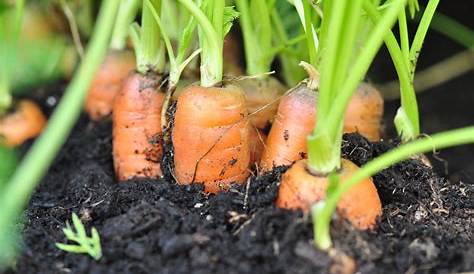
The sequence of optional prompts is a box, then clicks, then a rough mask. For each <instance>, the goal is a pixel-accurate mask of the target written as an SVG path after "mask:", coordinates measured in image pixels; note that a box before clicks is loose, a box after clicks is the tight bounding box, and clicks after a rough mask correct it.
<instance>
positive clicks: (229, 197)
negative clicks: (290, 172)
mask: <svg viewBox="0 0 474 274" xmlns="http://www.w3.org/2000/svg"><path fill="white" fill-rule="evenodd" d="M110 136H111V122H101V123H98V124H96V123H92V122H90V121H89V120H88V119H87V118H84V117H82V118H81V119H80V121H79V123H78V125H77V126H76V128H75V129H74V132H73V133H72V135H71V136H70V138H69V140H68V142H67V144H66V145H65V147H64V149H63V150H62V151H61V152H60V154H59V156H58V157H57V159H56V161H55V164H54V165H53V166H52V167H51V169H50V170H49V172H48V175H47V176H46V178H45V179H44V180H43V182H42V184H41V185H40V187H39V189H38V190H37V191H36V192H35V193H34V195H33V197H32V200H31V202H30V204H29V207H28V209H27V210H26V212H25V229H24V232H23V235H24V243H23V245H22V247H23V252H22V255H21V257H20V258H19V259H18V261H17V263H16V264H15V267H14V268H12V269H10V270H9V271H8V273H174V274H177V273H328V272H329V273H347V272H346V271H351V270H352V271H353V270H354V267H357V269H358V271H360V272H362V273H381V271H382V270H383V273H401V272H409V273H415V272H419V273H424V272H426V273H431V272H434V273H446V272H448V271H449V272H455V271H465V270H472V269H474V245H473V235H472V232H473V229H472V228H473V210H474V203H473V185H472V184H467V183H465V182H462V181H452V182H449V181H447V180H446V179H443V178H441V177H439V176H437V175H436V174H435V173H433V171H432V170H431V169H430V168H428V167H426V166H424V165H423V164H421V163H420V162H419V161H417V160H410V161H405V162H403V163H401V164H398V165H395V166H393V167H391V168H388V169H386V170H384V171H383V172H381V173H380V174H378V175H376V176H375V177H374V182H375V184H376V186H377V189H378V191H379V195H380V197H381V200H382V203H383V217H382V218H381V219H380V221H379V225H378V228H377V229H376V230H375V231H369V232H360V231H355V230H353V229H352V228H351V226H350V225H349V224H347V223H346V222H344V221H342V220H340V219H338V218H337V216H336V218H335V220H334V221H333V225H332V230H331V234H332V237H333V240H334V249H333V250H332V251H331V252H329V253H324V252H322V251H318V250H316V249H315V248H314V246H313V243H312V237H313V233H312V224H311V220H310V218H309V216H304V215H303V214H302V213H300V212H290V211H286V210H282V209H278V208H276V207H275V206H274V205H273V202H274V200H275V198H276V195H277V187H278V181H279V178H280V175H281V173H282V172H283V171H284V168H280V169H277V170H275V171H274V172H273V173H271V174H266V175H264V176H260V177H252V178H251V180H250V181H249V182H248V183H247V184H246V185H243V186H239V187H235V188H232V189H231V190H230V191H229V192H228V193H223V194H219V195H211V196H207V195H205V194H204V193H203V192H202V190H203V188H202V187H201V186H200V185H191V186H178V185H176V184H174V183H173V182H170V181H166V180H132V181H129V182H125V183H120V184H117V183H116V182H115V180H114V177H113V168H112V158H111V137H110ZM393 145H394V144H391V143H374V144H372V143H370V142H368V141H367V140H366V139H364V138H363V137H361V136H360V135H358V134H349V135H345V137H344V143H343V152H344V155H345V157H347V158H349V159H351V160H352V161H354V162H355V163H356V164H358V165H361V164H364V163H366V162H367V161H368V160H370V159H372V158H373V157H376V156H377V155H379V154H381V153H383V152H385V151H387V150H388V149H390V148H391V147H392V146H393ZM72 212H76V213H78V215H79V216H80V218H81V219H82V220H83V222H84V223H86V224H87V227H88V228H90V227H92V226H94V227H96V228H97V229H98V231H99V233H100V235H101V238H102V248H103V258H102V259H101V260H100V261H94V260H93V259H91V258H90V257H88V256H86V255H77V254H71V253H66V252H64V251H61V250H59V249H57V248H56V247H55V246H54V243H55V242H64V241H65V238H64V235H63V234H62V232H61V228H62V227H63V226H64V224H65V222H66V221H67V220H69V219H70V217H71V213H72Z"/></svg>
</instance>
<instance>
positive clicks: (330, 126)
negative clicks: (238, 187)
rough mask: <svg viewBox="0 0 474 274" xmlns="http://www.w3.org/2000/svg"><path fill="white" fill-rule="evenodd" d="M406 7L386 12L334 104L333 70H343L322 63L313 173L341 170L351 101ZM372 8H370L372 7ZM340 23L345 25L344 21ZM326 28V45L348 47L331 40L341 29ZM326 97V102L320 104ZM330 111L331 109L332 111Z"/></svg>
mask: <svg viewBox="0 0 474 274" xmlns="http://www.w3.org/2000/svg"><path fill="white" fill-rule="evenodd" d="M366 4H367V1H364V5H366ZM405 4H406V0H400V1H395V2H393V4H392V5H391V6H390V7H389V8H388V10H387V11H386V12H385V14H384V16H383V17H382V18H381V19H380V20H379V21H378V22H377V25H376V26H374V28H373V30H372V33H371V34H370V35H369V37H368V39H367V41H366V43H365V47H364V48H363V49H362V50H361V52H360V54H359V55H358V56H357V59H356V60H355V62H354V66H353V67H352V69H351V71H350V73H348V75H347V78H345V79H344V83H341V88H340V90H337V97H335V99H333V100H331V89H332V88H333V87H334V86H335V85H334V83H333V79H334V78H333V77H334V70H335V69H341V68H338V67H336V66H334V64H332V63H331V62H334V60H333V61H331V62H329V61H328V60H323V63H322V67H321V71H320V72H321V85H320V98H319V103H318V117H322V118H321V119H318V123H317V125H316V127H315V130H314V131H313V134H312V135H311V136H310V137H309V138H308V166H309V168H310V169H311V170H312V171H315V172H318V173H330V172H332V171H334V170H336V169H337V168H338V167H339V166H340V153H341V152H340V146H339V145H340V142H341V138H342V128H343V127H342V123H343V118H344V113H345V110H346V108H347V105H348V103H349V100H350V98H351V96H352V94H353V92H354V91H355V90H356V88H357V85H358V84H359V82H360V81H361V80H362V78H363V76H364V75H365V74H366V72H367V70H368V68H369V66H370V64H371V62H372V60H373V59H374V58H375V55H376V54H377V52H378V50H379V48H380V46H381V44H382V41H383V38H384V37H385V35H386V33H388V31H389V30H390V28H391V26H392V25H393V24H394V22H395V20H396V18H397V16H398V14H399V13H400V11H401V10H402V9H403V8H404V7H405ZM333 5H335V8H336V9H337V8H341V6H338V5H336V2H334V3H333ZM369 5H371V4H370V3H369ZM324 14H327V15H329V16H330V14H331V13H330V12H325V13H324ZM327 15H326V16H327ZM339 20H341V21H342V19H339ZM323 21H324V20H323ZM340 23H341V22H338V24H336V26H337V25H339V24H340ZM323 25H324V22H323ZM346 27H347V26H346ZM324 28H327V29H328V31H327V35H328V36H329V37H328V39H327V41H326V42H327V43H328V44H327V45H340V44H339V43H345V42H344V41H342V40H340V41H339V40H338V39H336V38H334V37H333V38H331V36H339V34H337V33H335V32H334V31H336V29H338V28H336V27H335V26H331V25H330V26H327V27H323V29H324ZM339 31H340V29H339ZM329 41H335V43H336V44H333V43H334V42H332V43H330V42H329ZM348 46H352V45H348ZM330 52H331V53H330ZM336 55H337V52H333V51H329V50H328V53H327V55H324V58H327V59H335V58H336ZM323 81H325V83H323ZM323 84H324V85H323ZM336 84H337V83H336ZM336 86H337V85H336ZM333 92H336V91H333ZM323 95H324V96H325V97H326V99H324V100H321V99H322V98H321V97H322V96H323ZM329 107H331V108H330V111H329ZM320 108H324V109H325V111H321V110H320ZM320 114H325V116H320Z"/></svg>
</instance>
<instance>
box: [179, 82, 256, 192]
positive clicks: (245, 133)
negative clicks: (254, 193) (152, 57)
mask: <svg viewBox="0 0 474 274" xmlns="http://www.w3.org/2000/svg"><path fill="white" fill-rule="evenodd" d="M247 115H248V113H247V109H246V107H245V95H244V93H243V91H242V90H241V89H240V88H239V87H237V86H232V85H228V86H226V87H223V88H219V87H213V88H204V87H200V86H189V87H188V88H186V89H185V90H184V91H183V93H182V94H181V96H180V97H179V99H178V102H177V107H176V114H175V117H174V128H173V131H172V140H173V146H174V163H175V175H176V178H177V180H178V183H180V184H190V183H194V182H196V183H203V184H204V186H205V191H206V192H210V193H216V192H219V191H221V190H226V189H228V188H229V187H230V185H231V183H234V182H235V183H243V182H245V180H246V179H247V178H248V176H249V165H250V142H249V137H250V130H251V128H250V122H249V120H248V118H247Z"/></svg>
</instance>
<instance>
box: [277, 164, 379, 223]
mask: <svg viewBox="0 0 474 274" xmlns="http://www.w3.org/2000/svg"><path fill="white" fill-rule="evenodd" d="M358 169H359V167H357V166H356V165H355V164H354V163H352V162H351V161H349V160H345V159H342V162H341V169H340V171H339V176H340V179H341V183H342V184H343V183H344V180H347V179H348V178H350V177H351V176H352V174H354V173H355V172H356V171H357V170H358ZM328 184H329V179H328V177H326V176H315V175H313V174H310V173H309V172H308V169H307V161H306V160H300V161H298V162H296V163H295V164H294V165H293V166H292V167H291V168H290V169H289V170H288V171H287V172H286V173H285V174H284V175H283V177H282V180H281V184H280V189H279V191H278V198H277V200H276V205H277V206H278V207H281V208H287V209H294V210H295V209H300V210H303V211H304V212H308V211H309V209H310V208H311V205H312V204H314V203H316V202H318V201H320V200H322V199H324V197H325V196H326V188H327V186H328ZM337 211H338V213H339V214H340V215H341V216H342V217H343V218H346V219H347V220H349V221H350V222H351V224H352V225H353V226H354V227H356V228H358V229H371V228H373V227H374V226H375V224H376V221H377V218H378V217H379V216H381V215H382V205H381V202H380V198H379V196H378V193H377V189H376V188H375V185H374V183H373V182H372V179H370V178H369V179H366V180H364V181H362V182H361V183H359V184H357V185H355V186H353V187H352V188H351V189H350V190H349V191H348V192H347V193H346V194H345V195H344V196H343V197H342V198H341V200H340V201H339V203H338V205H337Z"/></svg>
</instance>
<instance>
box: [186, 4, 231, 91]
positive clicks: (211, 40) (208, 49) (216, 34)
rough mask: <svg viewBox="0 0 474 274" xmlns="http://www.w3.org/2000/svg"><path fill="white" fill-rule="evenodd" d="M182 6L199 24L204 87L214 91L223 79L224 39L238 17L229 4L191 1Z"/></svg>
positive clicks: (202, 84)
mask: <svg viewBox="0 0 474 274" xmlns="http://www.w3.org/2000/svg"><path fill="white" fill-rule="evenodd" d="M179 2H180V3H181V4H182V5H183V6H184V7H185V8H186V9H187V10H188V11H189V12H190V13H191V14H192V16H194V18H195V19H196V21H197V23H198V34H199V47H200V48H201V86H203V87H212V86H215V85H216V84H218V83H220V82H222V79H223V45H224V37H225V36H226V34H227V33H228V32H229V31H230V28H231V27H232V22H233V21H234V19H236V18H237V17H238V13H237V12H236V11H235V10H234V8H233V7H232V6H226V5H225V0H203V1H200V2H201V4H200V5H197V4H196V3H195V2H193V1H191V0H179Z"/></svg>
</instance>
